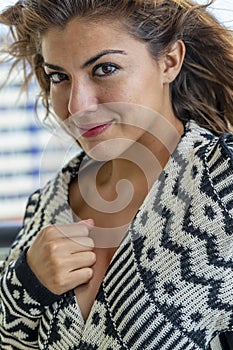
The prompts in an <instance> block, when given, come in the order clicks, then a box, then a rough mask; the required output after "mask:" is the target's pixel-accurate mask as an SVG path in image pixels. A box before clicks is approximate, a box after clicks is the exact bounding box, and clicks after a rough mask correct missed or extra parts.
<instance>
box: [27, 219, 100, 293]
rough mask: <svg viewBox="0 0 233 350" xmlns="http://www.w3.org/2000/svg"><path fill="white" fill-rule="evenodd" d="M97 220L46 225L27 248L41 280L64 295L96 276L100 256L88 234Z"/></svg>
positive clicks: (52, 290) (31, 266)
mask: <svg viewBox="0 0 233 350" xmlns="http://www.w3.org/2000/svg"><path fill="white" fill-rule="evenodd" d="M93 226H94V222H93V220H91V219H89V220H85V221H81V222H79V223H74V224H70V225H51V226H47V227H45V228H44V229H43V230H42V231H41V232H40V233H39V234H38V236H37V237H36V239H35V241H34V242H33V244H32V245H31V247H30V248H29V250H28V252H27V262H28V265H29V267H30V268H31V270H32V271H33V272H34V274H35V275H36V277H37V278H38V279H39V281H40V282H41V283H42V284H43V285H44V286H45V287H46V288H47V289H49V290H50V291H51V292H53V293H54V294H58V295H61V294H63V293H65V292H67V291H69V290H71V289H74V288H75V287H78V286H79V285H81V284H84V283H87V282H89V280H90V279H91V278H92V275H93V271H92V268H91V267H92V265H93V264H95V261H96V256H95V253H94V252H93V249H94V242H93V240H92V239H91V238H89V237H88V235H89V231H90V230H91V228H92V227H93Z"/></svg>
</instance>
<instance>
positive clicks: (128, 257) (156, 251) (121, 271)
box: [0, 122, 233, 350]
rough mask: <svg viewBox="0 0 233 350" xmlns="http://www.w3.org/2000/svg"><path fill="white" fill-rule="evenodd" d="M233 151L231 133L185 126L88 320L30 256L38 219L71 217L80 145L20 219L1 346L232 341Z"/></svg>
mask: <svg viewBox="0 0 233 350" xmlns="http://www.w3.org/2000/svg"><path fill="white" fill-rule="evenodd" d="M232 151H233V136H232V135H230V134H229V135H224V136H222V137H220V138H218V137H215V136H213V135H212V134H211V133H210V132H209V131H207V130H205V129H203V128H200V127H199V126H197V125H196V124H195V123H194V122H191V123H189V124H188V126H186V131H185V134H184V136H183V137H182V138H181V140H180V142H179V144H178V146H177V148H176V150H175V152H174V153H173V155H172V156H171V157H170V159H169V161H168V163H167V165H166V167H165V169H164V170H163V171H162V173H161V174H160V176H159V178H158V180H157V181H156V182H155V183H154V186H153V187H152V189H151V190H150V192H149V194H148V195H147V197H146V198H145V200H144V203H143V204H142V206H141V207H140V210H139V211H138V213H137V215H136V217H135V219H134V221H133V222H132V224H131V227H130V229H129V231H128V233H127V235H126V237H125V239H124V240H123V242H122V243H121V245H120V247H119V248H118V250H117V252H116V253H115V255H114V257H113V259H112V261H111V264H110V266H109V269H108V271H107V273H106V275H105V278H104V280H103V282H102V284H101V287H100V289H99V292H98V294H97V297H96V300H95V302H94V305H93V307H92V309H91V313H90V315H89V317H88V319H87V321H86V322H85V323H84V321H83V318H82V315H81V312H80V310H79V308H78V305H77V303H76V299H75V296H74V292H73V291H70V292H69V293H66V294H65V295H63V296H61V297H59V296H56V295H54V294H52V293H51V292H49V291H48V290H47V289H46V288H44V287H43V286H42V285H41V284H40V283H39V281H38V280H37V279H36V277H35V275H34V274H33V273H32V271H31V270H30V269H29V267H28V265H27V263H26V261H25V251H26V250H27V248H28V247H29V246H30V244H31V242H32V240H33V239H34V238H35V236H36V235H37V233H38V232H39V231H40V230H41V228H42V227H44V226H46V225H47V224H51V223H52V224H54V223H56V224H68V223H72V222H73V216H72V211H71V209H70V208H69V205H68V186H69V183H70V181H71V179H72V178H74V177H75V176H76V175H77V172H78V168H79V165H80V163H81V162H82V159H83V157H84V155H81V156H79V157H77V158H76V159H74V160H72V161H71V162H70V163H69V164H68V166H66V167H65V168H64V169H63V170H62V171H61V172H60V173H59V174H58V176H57V177H56V178H55V179H54V181H52V182H50V183H49V184H47V186H45V188H43V189H42V190H41V191H38V192H36V193H34V194H33V195H32V196H31V197H30V199H29V202H28V205H27V209H26V214H25V220H24V228H23V229H22V230H21V232H20V233H19V235H18V237H17V239H16V241H15V243H14V244H13V246H12V249H11V252H10V255H9V257H8V259H7V260H6V261H5V263H4V265H3V267H2V271H1V275H2V277H1V289H0V302H1V304H0V307H1V312H0V345H1V346H0V348H1V349H2V350H4V349H7V350H11V349H23V350H26V349H28V350H29V349H30V350H32V349H44V350H68V349H69V350H71V349H72V350H74V349H80V350H95V349H96V350H126V349H128V350H200V349H214V350H219V349H229V348H230V347H225V346H224V345H223V343H224V339H225V338H223V337H222V338H221V337H218V334H220V333H222V332H227V331H229V332H230V331H232V330H233V153H232ZM228 334H229V335H230V337H231V334H232V333H228ZM230 337H228V339H230ZM231 339H232V338H231ZM225 340H226V339H225ZM228 345H229V346H230V340H229V341H228Z"/></svg>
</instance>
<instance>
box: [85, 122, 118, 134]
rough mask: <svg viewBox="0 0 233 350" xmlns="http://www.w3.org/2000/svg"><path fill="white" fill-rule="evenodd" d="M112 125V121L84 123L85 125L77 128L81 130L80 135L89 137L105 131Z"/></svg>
mask: <svg viewBox="0 0 233 350" xmlns="http://www.w3.org/2000/svg"><path fill="white" fill-rule="evenodd" d="M111 125H112V121H110V122H106V123H103V124H98V125H94V124H92V125H86V126H81V127H80V126H79V130H80V131H81V135H82V137H85V138H91V137H96V136H99V135H101V134H102V133H103V132H105V131H106V130H107V129H108V128H109V127H110V126H111Z"/></svg>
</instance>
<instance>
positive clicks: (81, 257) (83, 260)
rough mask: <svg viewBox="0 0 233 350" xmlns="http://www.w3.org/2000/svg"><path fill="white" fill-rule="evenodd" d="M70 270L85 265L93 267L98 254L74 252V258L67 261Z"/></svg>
mask: <svg viewBox="0 0 233 350" xmlns="http://www.w3.org/2000/svg"><path fill="white" fill-rule="evenodd" d="M67 263H68V266H69V272H72V271H75V270H79V269H82V268H84V267H91V266H93V265H94V264H95V263H96V254H95V253H94V252H91V251H90V252H81V253H76V254H72V259H69V261H67Z"/></svg>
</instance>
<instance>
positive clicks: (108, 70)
mask: <svg viewBox="0 0 233 350" xmlns="http://www.w3.org/2000/svg"><path fill="white" fill-rule="evenodd" d="M117 70H119V67H118V66H116V65H115V64H112V63H104V64H99V65H98V66H96V67H95V68H94V70H93V71H94V72H93V73H94V75H97V76H99V77H103V76H109V75H112V74H114V73H116V72H117Z"/></svg>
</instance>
